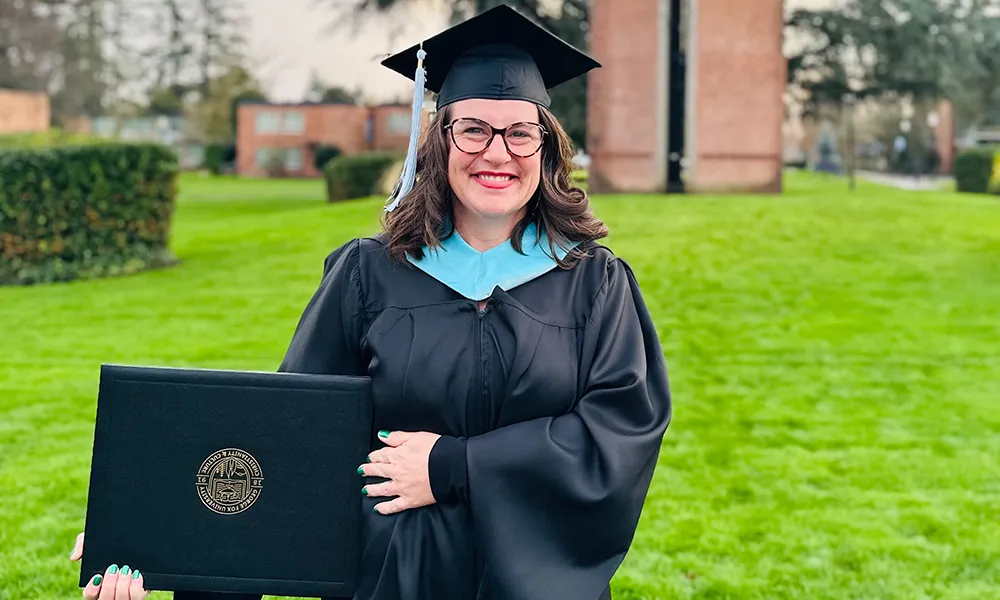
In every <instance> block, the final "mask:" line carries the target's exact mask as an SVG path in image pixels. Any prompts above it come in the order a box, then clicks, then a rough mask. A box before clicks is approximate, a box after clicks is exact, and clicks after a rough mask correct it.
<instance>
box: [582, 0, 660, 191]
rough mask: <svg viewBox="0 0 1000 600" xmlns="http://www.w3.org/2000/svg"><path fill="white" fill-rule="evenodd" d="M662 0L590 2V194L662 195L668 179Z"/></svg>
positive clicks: (588, 115) (601, 0)
mask: <svg viewBox="0 0 1000 600" xmlns="http://www.w3.org/2000/svg"><path fill="white" fill-rule="evenodd" d="M667 6H668V4H667V3H666V2H665V1H664V0H593V4H592V6H591V9H590V30H591V34H590V35H591V38H590V53H591V54H592V55H593V56H594V58H596V59H597V60H598V62H600V63H601V64H602V65H603V68H601V69H597V70H595V71H592V72H591V73H590V76H589V79H588V105H587V119H588V121H587V153H588V154H589V155H590V157H591V167H590V191H591V192H594V193H603V192H615V191H631V192H662V191H665V190H666V180H667V155H666V150H667V110H666V102H667V65H666V56H667V43H666V42H667V39H666V33H667V15H666V14H665V12H664V11H665V10H666V7H667Z"/></svg>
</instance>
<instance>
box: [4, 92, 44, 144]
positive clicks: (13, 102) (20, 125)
mask: <svg viewBox="0 0 1000 600" xmlns="http://www.w3.org/2000/svg"><path fill="white" fill-rule="evenodd" d="M50 119H51V113H50V108H49V97H48V95H46V94H44V93H42V92H22V91H17V90H0V135H2V134H6V133H31V132H35V131H47V130H48V129H49V121H50Z"/></svg>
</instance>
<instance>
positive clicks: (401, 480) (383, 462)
mask: <svg viewBox="0 0 1000 600" xmlns="http://www.w3.org/2000/svg"><path fill="white" fill-rule="evenodd" d="M439 437H441V436H440V435H438V434H436V433H428V432H426V431H417V432H408V431H391V432H387V431H380V432H379V435H378V439H380V440H382V441H383V442H385V443H386V444H388V445H389V447H388V448H382V449H381V450H376V451H374V452H372V453H371V454H369V455H368V460H370V461H371V462H369V463H366V464H363V465H361V468H360V469H359V472H360V473H361V474H362V475H365V476H366V477H383V478H385V479H388V480H389V481H386V482H384V483H373V484H370V485H366V486H365V487H364V489H363V490H362V493H364V494H366V495H367V496H370V497H373V498H377V497H384V496H397V497H396V498H394V499H392V500H389V501H387V502H380V503H379V504H376V505H375V512H378V513H381V514H383V515H389V514H392V513H398V512H402V511H404V510H407V509H410V508H419V507H421V506H427V505H429V504H434V503H435V502H436V500H435V499H434V494H432V493H431V480H430V474H429V472H428V466H427V465H428V460H429V458H430V455H431V448H433V447H434V444H435V442H437V440H438V438H439Z"/></svg>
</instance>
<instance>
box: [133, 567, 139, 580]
mask: <svg viewBox="0 0 1000 600" xmlns="http://www.w3.org/2000/svg"><path fill="white" fill-rule="evenodd" d="M132 579H139V571H138V569H137V570H135V571H132Z"/></svg>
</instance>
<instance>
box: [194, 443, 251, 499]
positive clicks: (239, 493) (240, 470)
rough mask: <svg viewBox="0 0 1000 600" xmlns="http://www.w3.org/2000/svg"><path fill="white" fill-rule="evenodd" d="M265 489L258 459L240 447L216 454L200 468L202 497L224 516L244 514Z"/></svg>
mask: <svg viewBox="0 0 1000 600" xmlns="http://www.w3.org/2000/svg"><path fill="white" fill-rule="evenodd" d="M263 486H264V474H263V473H262V472H261V469H260V464H259V463H258V462H257V459H255V458H254V457H253V456H251V455H250V453H249V452H246V451H245V450H240V449H239V448H226V449H224V450H219V451H218V452H215V453H213V454H212V455H211V456H209V457H208V458H206V459H205V462H203V463H201V468H200V469H198V483H197V488H198V497H199V498H201V502H202V504H204V505H205V506H206V507H208V509H209V510H211V511H213V512H217V513H219V514H220V515H232V514H236V513H241V512H243V511H245V510H246V509H248V508H250V507H251V506H253V504H254V502H256V501H257V498H259V497H260V491H261V489H262V488H263Z"/></svg>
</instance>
